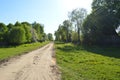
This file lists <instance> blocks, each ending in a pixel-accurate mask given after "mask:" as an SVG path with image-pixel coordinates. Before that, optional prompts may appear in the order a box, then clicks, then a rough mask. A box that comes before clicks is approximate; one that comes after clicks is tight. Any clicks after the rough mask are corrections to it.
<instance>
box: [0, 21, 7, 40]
mask: <svg viewBox="0 0 120 80" xmlns="http://www.w3.org/2000/svg"><path fill="white" fill-rule="evenodd" d="M7 30H8V28H7V27H6V25H5V24H4V23H0V42H1V41H4V37H5V34H6V32H7Z"/></svg>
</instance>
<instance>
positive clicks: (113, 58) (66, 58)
mask: <svg viewBox="0 0 120 80" xmlns="http://www.w3.org/2000/svg"><path fill="white" fill-rule="evenodd" d="M55 47H56V57H57V64H58V65H59V67H60V70H61V72H62V80H120V49H119V47H102V48H101V47H96V46H91V47H90V46H87V47H82V46H75V45H73V44H70V43H68V44H63V43H62V44H56V45H55Z"/></svg>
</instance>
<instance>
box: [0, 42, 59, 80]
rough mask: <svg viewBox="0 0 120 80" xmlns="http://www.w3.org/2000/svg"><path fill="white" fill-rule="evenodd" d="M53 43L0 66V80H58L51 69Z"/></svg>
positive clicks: (53, 63) (53, 61) (52, 64)
mask: <svg viewBox="0 0 120 80" xmlns="http://www.w3.org/2000/svg"><path fill="white" fill-rule="evenodd" d="M53 45H54V43H50V44H47V45H46V46H44V47H42V48H40V49H37V50H34V51H32V52H29V53H28V54H25V55H22V56H20V57H18V58H17V59H16V58H15V59H13V60H11V61H8V62H7V63H6V64H5V65H1V66H0V80H60V78H59V77H58V75H56V72H54V71H55V70H53V68H52V67H54V65H56V62H55V60H54V59H53V58H52V55H53V53H54V50H53Z"/></svg>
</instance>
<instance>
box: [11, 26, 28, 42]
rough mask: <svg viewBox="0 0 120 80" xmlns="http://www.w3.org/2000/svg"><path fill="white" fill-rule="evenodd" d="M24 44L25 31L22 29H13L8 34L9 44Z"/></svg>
mask: <svg viewBox="0 0 120 80" xmlns="http://www.w3.org/2000/svg"><path fill="white" fill-rule="evenodd" d="M25 42H26V36H25V30H24V29H23V28H22V27H19V26H18V27H14V28H12V30H11V31H10V33H9V43H10V44H22V43H25Z"/></svg>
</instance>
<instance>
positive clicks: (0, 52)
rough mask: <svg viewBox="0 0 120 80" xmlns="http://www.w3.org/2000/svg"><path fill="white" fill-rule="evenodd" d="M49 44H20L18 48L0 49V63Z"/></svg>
mask: <svg viewBox="0 0 120 80" xmlns="http://www.w3.org/2000/svg"><path fill="white" fill-rule="evenodd" d="M47 43H49V42H42V43H39V42H36V43H31V44H22V45H19V46H9V47H0V62H3V61H6V60H8V59H10V58H12V57H15V56H18V55H22V54H25V53H28V52H30V51H32V50H35V49H38V48H40V47H42V46H44V45H46V44H47Z"/></svg>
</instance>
